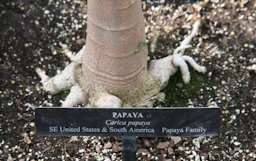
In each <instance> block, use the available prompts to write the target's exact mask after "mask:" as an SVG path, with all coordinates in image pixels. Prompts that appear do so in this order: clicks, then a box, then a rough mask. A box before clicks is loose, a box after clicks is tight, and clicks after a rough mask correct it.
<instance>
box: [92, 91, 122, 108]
mask: <svg viewBox="0 0 256 161" xmlns="http://www.w3.org/2000/svg"><path fill="white" fill-rule="evenodd" d="M122 104H123V102H122V100H121V99H120V98H118V97H116V96H114V95H111V94H107V95H105V96H102V97H100V98H99V99H98V100H97V101H96V102H95V103H94V106H96V107H99V108H101V107H102V108H119V107H122Z"/></svg>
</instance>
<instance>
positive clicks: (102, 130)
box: [36, 107, 221, 137]
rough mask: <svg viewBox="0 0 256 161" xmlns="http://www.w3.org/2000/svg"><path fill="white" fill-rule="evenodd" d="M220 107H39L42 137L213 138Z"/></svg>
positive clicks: (217, 125) (37, 128)
mask: <svg viewBox="0 0 256 161" xmlns="http://www.w3.org/2000/svg"><path fill="white" fill-rule="evenodd" d="M220 120H221V119H220V108H217V107H216V108H180V107H179V108H36V131H37V134H38V135H41V136H69V135H85V136H122V137H123V136H134V137H136V136H140V137H165V136H202V135H203V136H214V135H219V133H220Z"/></svg>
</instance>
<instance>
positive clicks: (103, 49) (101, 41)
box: [82, 0, 148, 91]
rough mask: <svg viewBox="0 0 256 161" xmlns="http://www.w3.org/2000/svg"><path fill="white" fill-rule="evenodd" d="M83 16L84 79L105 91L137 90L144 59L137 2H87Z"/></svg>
mask: <svg viewBox="0 0 256 161" xmlns="http://www.w3.org/2000/svg"><path fill="white" fill-rule="evenodd" d="M87 14H88V23H87V37H86V47H85V51H84V56H83V61H82V70H83V76H84V79H85V80H86V81H87V82H88V83H89V84H92V85H93V86H96V87H101V88H103V89H105V90H116V89H118V90H120V91H125V90H128V89H131V88H135V87H136V86H139V85H140V84H141V83H142V82H143V80H144V79H145V76H146V73H147V57H148V51H147V47H145V41H146V40H145V37H146V36H145V29H144V21H143V13H142V8H141V0H88V13H87ZM143 45H144V46H143Z"/></svg>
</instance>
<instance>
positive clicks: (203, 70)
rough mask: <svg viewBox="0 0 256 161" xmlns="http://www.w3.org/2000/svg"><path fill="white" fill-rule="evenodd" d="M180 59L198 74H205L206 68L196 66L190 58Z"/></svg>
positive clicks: (183, 57)
mask: <svg viewBox="0 0 256 161" xmlns="http://www.w3.org/2000/svg"><path fill="white" fill-rule="evenodd" d="M182 59H183V60H185V61H186V62H188V63H189V64H190V65H191V66H192V67H193V68H194V69H195V70H196V71H198V72H200V73H205V72H206V67H204V66H201V65H198V64H197V63H196V62H195V60H194V59H193V58H191V57H190V56H187V55H185V56H182Z"/></svg>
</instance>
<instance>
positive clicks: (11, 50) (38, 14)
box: [0, 0, 256, 161]
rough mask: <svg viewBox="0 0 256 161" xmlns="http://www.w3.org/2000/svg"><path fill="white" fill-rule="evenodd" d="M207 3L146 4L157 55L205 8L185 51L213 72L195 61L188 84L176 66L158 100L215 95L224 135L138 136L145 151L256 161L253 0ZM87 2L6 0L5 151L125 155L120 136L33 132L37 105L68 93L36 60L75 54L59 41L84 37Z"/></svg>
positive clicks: (0, 63)
mask: <svg viewBox="0 0 256 161" xmlns="http://www.w3.org/2000/svg"><path fill="white" fill-rule="evenodd" d="M204 2H205V4H202V2H200V1H197V2H193V3H192V2H190V3H181V2H179V3H175V2H174V1H172V2H169V1H168V2H164V1H162V3H156V2H154V3H153V2H151V1H143V10H144V12H145V23H146V32H147V39H148V46H149V49H150V58H151V59H156V58H160V57H164V56H166V55H167V53H168V51H170V50H172V49H174V48H175V47H177V46H178V45H179V42H180V41H181V40H182V39H183V37H184V36H185V35H186V34H187V31H188V30H189V29H190V28H191V24H192V23H193V22H194V20H195V18H196V17H201V20H202V26H201V30H200V33H199V34H198V36H197V37H196V38H195V39H194V40H193V43H192V46H193V47H192V48H191V49H189V50H187V51H186V54H187V55H190V56H192V57H194V58H195V59H196V60H197V61H198V62H199V63H200V64H203V65H205V66H206V67H207V69H208V72H207V74H205V75H202V74H198V73H196V72H194V71H193V70H192V80H191V83H190V84H189V85H184V84H183V83H182V81H181V78H180V74H176V75H174V76H173V77H172V78H171V80H170V82H169V85H168V87H167V88H166V89H165V90H164V91H163V92H164V93H165V94H166V99H165V101H164V102H157V104H156V105H157V106H164V107H170V106H207V104H208V103H209V102H213V101H214V102H215V103H217V105H218V106H220V107H221V109H222V132H221V135H220V136H219V137H213V138H209V137H201V138H192V137H182V138H181V140H180V138H179V137H174V138H173V137H172V138H138V139H137V142H138V154H137V157H138V160H159V161H160V160H163V161H164V160H218V161H219V160H246V161H253V160H256V86H255V82H256V79H255V76H256V73H255V69H252V67H253V65H254V64H255V62H256V57H255V56H256V2H255V1H254V0H240V1H232V0H231V1H229V0H211V1H209V2H208V1H206V0H205V1H204ZM86 8H87V2H86V1H80V0H72V1H71V0H55V1H53V0H48V1H43V0H2V1H1V2H0V105H1V107H0V116H1V117H0V160H9V161H11V160H120V158H121V155H122V153H121V143H122V142H121V139H120V138H113V137H104V138H102V137H71V138H70V137H57V138H53V137H39V136H36V135H35V124H34V121H35V117H34V110H35V107H38V106H59V105H60V102H59V100H61V99H64V98H65V96H66V95H67V91H65V92H62V93H60V94H56V95H53V96H52V95H49V94H47V93H45V92H44V91H43V90H42V89H41V84H40V79H39V77H38V76H37V75H36V73H35V68H36V67H40V68H43V69H45V70H46V71H47V73H48V74H49V75H51V76H53V75H55V74H56V71H58V70H62V69H63V68H64V67H65V65H67V64H68V63H69V60H68V58H67V57H66V56H65V55H64V54H63V47H62V46H61V44H60V43H62V44H66V45H67V47H68V48H69V49H70V50H71V51H73V52H77V51H78V50H79V49H80V48H81V47H82V46H83V45H84V43H85V38H86V20H87V16H86ZM154 40H156V41H155V42H156V43H154ZM151 44H155V46H156V47H155V49H154V50H155V51H154V50H153V49H152V50H151V46H152V45H151ZM254 68H255V67H254Z"/></svg>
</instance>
